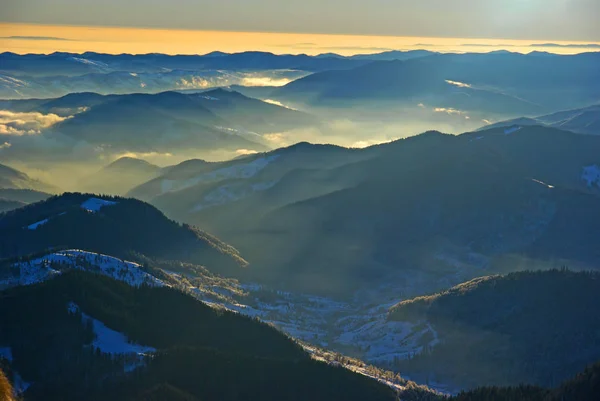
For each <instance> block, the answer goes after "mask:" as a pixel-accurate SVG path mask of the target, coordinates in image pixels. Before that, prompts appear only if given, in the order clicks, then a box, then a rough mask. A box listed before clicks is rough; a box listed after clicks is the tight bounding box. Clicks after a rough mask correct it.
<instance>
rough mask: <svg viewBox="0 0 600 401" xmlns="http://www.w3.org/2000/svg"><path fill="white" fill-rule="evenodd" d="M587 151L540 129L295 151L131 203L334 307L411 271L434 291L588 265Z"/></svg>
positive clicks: (176, 180)
mask: <svg viewBox="0 0 600 401" xmlns="http://www.w3.org/2000/svg"><path fill="white" fill-rule="evenodd" d="M597 149H600V142H599V139H598V137H596V136H588V135H580V134H574V133H570V132H567V131H560V130H556V129H552V128H546V127H539V126H523V127H521V126H519V127H511V128H495V129H490V130H487V131H483V132H474V133H466V134H463V135H460V136H453V135H443V134H440V133H436V132H429V133H425V134H422V135H419V136H416V137H413V138H408V139H404V140H399V141H396V142H391V143H388V144H383V145H378V146H373V147H370V148H366V149H360V150H357V149H346V148H340V147H335V146H324V145H321V146H318V145H309V144H298V145H294V146H292V147H290V148H285V149H280V150H276V151H272V152H270V153H266V154H257V155H251V156H247V157H245V158H241V159H237V160H233V161H229V162H224V163H204V162H194V161H190V162H186V163H183V164H181V165H179V166H174V167H172V168H171V169H169V170H168V172H167V173H166V174H165V175H163V176H160V177H157V178H155V179H153V180H151V181H149V182H148V183H147V184H143V185H141V186H139V187H137V188H135V189H133V190H132V191H130V193H129V194H130V195H131V196H134V197H138V198H140V199H144V200H146V201H149V202H151V203H152V204H154V205H156V206H157V207H159V208H160V209H161V210H163V211H165V213H166V214H167V215H168V216H170V217H172V218H175V219H177V220H179V221H186V222H190V223H193V224H197V225H199V226H202V227H204V228H205V229H207V230H208V231H210V232H213V233H215V234H216V235H218V236H219V237H221V238H223V239H224V240H226V241H228V242H229V243H231V244H233V245H234V246H235V247H236V248H238V249H239V250H240V251H241V252H242V254H243V255H244V257H245V258H246V259H247V260H248V261H249V262H250V263H251V264H252V265H255V268H253V269H251V270H250V271H249V273H251V274H255V275H256V276H254V278H255V279H260V280H273V282H278V283H288V284H290V285H292V286H293V287H294V288H295V289H296V290H306V291H309V292H314V291H324V292H326V293H328V294H333V293H337V294H338V295H339V294H351V293H352V292H351V291H352V288H355V287H356V286H357V285H359V283H360V285H359V286H362V287H364V286H366V285H368V284H367V283H368V281H365V280H372V281H373V282H375V283H377V282H380V281H381V280H385V279H386V277H389V275H390V274H391V275H392V276H394V275H400V276H401V277H410V276H411V275H412V274H413V273H412V272H414V269H417V270H421V271H422V273H420V274H427V275H430V276H431V280H430V285H433V286H435V285H443V284H444V280H446V279H447V274H448V273H447V272H448V269H456V268H457V267H459V266H460V270H459V271H460V274H461V275H462V274H465V275H466V276H461V277H462V278H463V279H468V278H471V277H474V276H471V277H468V276H469V275H476V274H477V272H479V271H480V269H481V268H487V267H490V268H491V267H492V266H495V267H494V268H498V266H497V264H500V265H502V263H501V262H500V260H501V259H502V257H503V255H510V254H513V253H516V254H518V255H521V257H525V258H533V259H538V258H539V259H541V260H544V261H546V262H548V263H558V261H560V260H569V261H571V262H573V263H577V264H578V265H579V264H583V265H585V266H590V267H593V266H595V265H596V264H597V263H598V261H599V259H598V258H599V257H600V255H599V254H597V252H596V251H595V250H594V249H595V248H594V247H591V246H590V243H589V239H590V238H592V237H593V234H592V233H594V232H596V231H597V227H598V218H600V216H598V215H597V213H595V212H594V211H595V210H596V208H595V207H594V205H595V204H596V202H597V199H598V195H599V194H600V185H599V183H600V181H599V180H600V178H599V177H600V175H599V174H598V170H599V167H598V166H599V165H600V160H599V159H598V155H597ZM547 160H553V163H551V164H550V163H547V162H546V161H547ZM582 227H583V228H582ZM584 228H585V229H584ZM365 238H369V240H366V239H365ZM553 261H554V262H553ZM325 266H327V268H325ZM367 277H368V279H367ZM456 279H457V278H456V277H455V278H454V280H456ZM439 280H442V281H441V282H439ZM320 283H326V285H325V287H324V288H323V287H321V286H320ZM435 283H437V284H435ZM446 284H447V282H446ZM455 284H458V283H457V282H455ZM431 288H433V287H431Z"/></svg>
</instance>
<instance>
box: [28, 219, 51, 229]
mask: <svg viewBox="0 0 600 401" xmlns="http://www.w3.org/2000/svg"><path fill="white" fill-rule="evenodd" d="M47 222H48V219H44V220H40V221H38V222H35V223H33V224H30V225H28V226H27V229H28V230H35V229H37V228H38V227H39V226H43V225H44V224H46V223H47Z"/></svg>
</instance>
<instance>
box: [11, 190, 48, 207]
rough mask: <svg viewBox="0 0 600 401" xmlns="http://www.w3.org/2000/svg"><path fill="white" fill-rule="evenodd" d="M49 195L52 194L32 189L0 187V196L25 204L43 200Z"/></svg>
mask: <svg viewBox="0 0 600 401" xmlns="http://www.w3.org/2000/svg"><path fill="white" fill-rule="evenodd" d="M50 196H52V195H50V194H47V193H45V192H40V191H34V190H33V189H14V188H0V198H2V199H6V200H12V201H16V202H23V203H26V204H29V203H35V202H39V201H43V200H46V199H48V198H49V197H50Z"/></svg>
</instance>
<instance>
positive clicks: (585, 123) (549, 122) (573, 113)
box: [481, 105, 600, 135]
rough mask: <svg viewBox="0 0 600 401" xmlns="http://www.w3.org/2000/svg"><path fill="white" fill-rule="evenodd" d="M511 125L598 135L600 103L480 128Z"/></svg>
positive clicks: (599, 133) (599, 130)
mask: <svg viewBox="0 0 600 401" xmlns="http://www.w3.org/2000/svg"><path fill="white" fill-rule="evenodd" d="M512 125H544V126H547V127H554V128H559V129H564V130H568V131H573V132H577V133H580V134H590V135H600V105H593V106H589V107H584V108H581V109H574V110H566V111H559V112H556V113H552V114H548V115H545V116H540V117H535V118H517V119H513V120H507V121H501V122H498V123H495V124H491V125H488V126H485V127H482V128H481V129H482V130H483V129H488V128H493V127H510V126H512Z"/></svg>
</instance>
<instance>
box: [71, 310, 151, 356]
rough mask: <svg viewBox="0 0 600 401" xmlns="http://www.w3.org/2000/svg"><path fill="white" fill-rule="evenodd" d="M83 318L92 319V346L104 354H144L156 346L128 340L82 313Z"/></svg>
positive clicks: (121, 334)
mask: <svg viewBox="0 0 600 401" xmlns="http://www.w3.org/2000/svg"><path fill="white" fill-rule="evenodd" d="M81 316H82V317H83V319H84V320H86V321H89V320H91V321H92V325H93V328H94V334H95V335H96V339H95V340H94V341H93V342H92V346H93V347H94V348H97V349H99V350H100V352H103V353H105V354H136V355H145V354H150V353H153V352H156V348H152V347H146V346H143V345H138V344H134V343H131V342H129V340H128V339H127V337H126V336H125V335H124V334H123V333H120V332H118V331H115V330H112V329H110V328H108V327H106V325H105V324H104V323H102V322H101V321H99V320H96V319H94V318H93V317H90V316H88V315H86V314H85V313H82V314H81Z"/></svg>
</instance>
